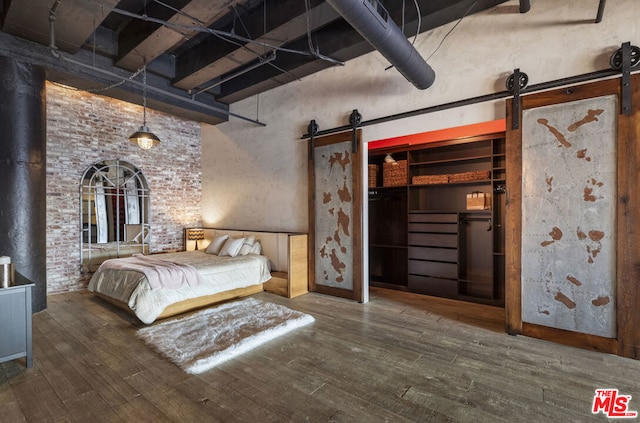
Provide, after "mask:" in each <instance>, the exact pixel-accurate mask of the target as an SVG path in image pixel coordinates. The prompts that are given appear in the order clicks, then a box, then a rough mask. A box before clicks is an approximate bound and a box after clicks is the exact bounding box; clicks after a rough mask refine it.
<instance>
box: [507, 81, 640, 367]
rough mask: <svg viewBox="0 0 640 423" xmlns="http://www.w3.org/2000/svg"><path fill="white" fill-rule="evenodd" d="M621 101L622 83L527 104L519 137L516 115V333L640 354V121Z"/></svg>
mask: <svg viewBox="0 0 640 423" xmlns="http://www.w3.org/2000/svg"><path fill="white" fill-rule="evenodd" d="M639 86H640V77H634V78H633V87H634V90H633V99H632V100H633V105H634V108H635V110H638V109H639V107H638V106H640V95H639V94H640V87H639ZM621 101H622V99H621V96H620V80H619V79H615V80H607V81H602V82H596V83H591V84H585V85H579V86H575V87H570V88H563V89H560V90H555V91H551V92H545V93H540V94H532V95H529V96H525V97H522V105H521V108H520V110H521V112H520V116H519V122H521V124H520V127H519V128H517V129H515V130H513V129H511V130H509V128H512V126H513V116H512V115H511V114H510V113H508V115H509V116H508V119H507V128H508V130H509V132H508V138H507V166H508V167H507V173H508V181H509V184H508V204H507V219H508V224H509V228H508V230H507V246H508V247H507V248H508V255H507V261H508V263H507V301H506V308H507V310H506V311H507V329H508V331H509V332H510V333H514V334H515V333H522V334H525V335H530V336H534V337H539V338H543V339H548V340H552V341H558V342H563V343H568V344H571V345H575V346H581V347H585V348H589V349H595V350H599V351H605V352H610V353H616V354H620V355H625V356H632V357H636V355H637V354H638V353H640V350H638V351H636V349H638V348H639V347H637V346H640V343H639V342H638V341H639V340H640V336H639V334H640V312H639V311H638V310H639V308H638V307H637V301H638V299H639V298H638V297H639V293H638V292H639V289H640V270H639V269H638V267H637V266H636V265H635V263H638V262H639V261H640V260H639V259H640V242H639V241H640V236H639V235H638V229H637V228H638V225H639V224H640V201H639V200H640V191H638V190H639V188H640V183H639V179H638V175H639V173H638V172H639V171H638V169H639V165H640V146H638V142H639V141H640V139H639V138H640V137H639V132H640V131H639V128H640V122H639V117H640V116H639V115H640V114H639V113H637V112H636V113H633V114H632V115H629V116H627V115H623V114H621V109H622V107H621ZM507 107H508V110H509V111H511V110H512V102H511V101H510V102H508V104H507Z"/></svg>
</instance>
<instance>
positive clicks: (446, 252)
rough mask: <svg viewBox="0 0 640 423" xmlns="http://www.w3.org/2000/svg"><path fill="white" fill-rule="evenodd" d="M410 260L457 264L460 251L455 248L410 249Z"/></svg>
mask: <svg viewBox="0 0 640 423" xmlns="http://www.w3.org/2000/svg"><path fill="white" fill-rule="evenodd" d="M409 259H414V260H432V261H448V262H451V263H455V262H457V261H458V250H457V249H454V248H434V247H409Z"/></svg>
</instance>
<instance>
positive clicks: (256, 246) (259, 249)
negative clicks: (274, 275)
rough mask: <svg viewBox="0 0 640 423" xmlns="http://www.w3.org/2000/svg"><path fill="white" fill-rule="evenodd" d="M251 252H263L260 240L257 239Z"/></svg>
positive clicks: (258, 253)
mask: <svg viewBox="0 0 640 423" xmlns="http://www.w3.org/2000/svg"><path fill="white" fill-rule="evenodd" d="M249 254H257V255H260V254H262V244H260V241H256V242H255V243H254V244H253V247H251V251H249Z"/></svg>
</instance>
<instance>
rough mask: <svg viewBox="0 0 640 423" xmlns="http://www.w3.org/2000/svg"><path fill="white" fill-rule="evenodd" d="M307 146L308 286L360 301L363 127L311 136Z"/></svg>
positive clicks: (361, 279) (361, 298)
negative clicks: (352, 130)
mask: <svg viewBox="0 0 640 423" xmlns="http://www.w3.org/2000/svg"><path fill="white" fill-rule="evenodd" d="M354 136H355V137H356V139H355V141H354V140H353V137H354ZM310 149H311V151H310V155H309V157H310V160H309V249H310V251H309V287H310V289H311V290H312V291H315V292H320V293H323V294H329V295H334V296H338V297H343V298H349V299H353V300H356V301H363V300H364V298H363V284H364V282H363V275H362V268H363V266H362V157H363V155H364V151H363V148H362V138H361V131H360V130H358V131H356V133H355V134H354V133H353V132H351V131H349V132H344V133H339V134H334V135H328V136H323V137H318V138H315V139H314V140H313V143H311V144H310Z"/></svg>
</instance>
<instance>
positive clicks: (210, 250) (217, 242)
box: [205, 235, 229, 254]
mask: <svg viewBox="0 0 640 423" xmlns="http://www.w3.org/2000/svg"><path fill="white" fill-rule="evenodd" d="M227 238H229V235H216V236H215V237H213V240H211V244H209V246H208V247H207V251H205V252H206V253H207V254H218V253H219V252H220V249H221V248H222V246H223V245H224V242H225V241H226V240H227Z"/></svg>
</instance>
